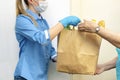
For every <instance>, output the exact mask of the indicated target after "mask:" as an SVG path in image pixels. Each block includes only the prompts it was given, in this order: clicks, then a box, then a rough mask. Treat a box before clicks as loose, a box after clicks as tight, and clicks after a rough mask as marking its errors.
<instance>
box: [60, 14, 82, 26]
mask: <svg viewBox="0 0 120 80" xmlns="http://www.w3.org/2000/svg"><path fill="white" fill-rule="evenodd" d="M59 22H60V23H61V24H62V25H63V26H64V27H67V26H69V25H72V26H76V25H77V24H78V23H80V22H81V20H80V19H79V18H78V17H76V16H68V17H65V18H64V19H62V20H60V21H59Z"/></svg>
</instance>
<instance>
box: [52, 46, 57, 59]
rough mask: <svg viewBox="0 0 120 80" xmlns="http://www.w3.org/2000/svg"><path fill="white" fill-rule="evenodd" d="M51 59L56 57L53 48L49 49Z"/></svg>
mask: <svg viewBox="0 0 120 80" xmlns="http://www.w3.org/2000/svg"><path fill="white" fill-rule="evenodd" d="M50 51H51V59H54V58H55V57H56V56H57V53H56V51H55V48H54V47H51V50H50Z"/></svg>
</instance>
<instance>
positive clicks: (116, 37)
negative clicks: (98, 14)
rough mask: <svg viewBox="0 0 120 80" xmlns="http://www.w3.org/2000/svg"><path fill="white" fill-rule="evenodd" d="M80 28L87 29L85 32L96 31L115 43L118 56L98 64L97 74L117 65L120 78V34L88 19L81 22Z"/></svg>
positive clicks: (118, 79) (119, 78)
mask: <svg viewBox="0 0 120 80" xmlns="http://www.w3.org/2000/svg"><path fill="white" fill-rule="evenodd" d="M79 30H80V31H85V32H90V33H96V34H98V35H99V36H101V37H102V38H104V39H106V40H107V41H109V42H110V43H111V44H113V45H114V46H115V47H117V48H116V50H117V52H118V57H115V58H114V59H113V60H111V61H109V62H107V63H104V64H101V65H98V67H97V70H96V74H100V73H102V72H103V71H106V70H109V69H112V68H115V67H116V72H117V80H120V49H119V48H120V34H117V33H113V32H112V31H109V30H107V29H104V28H102V27H100V26H98V24H96V23H94V22H92V21H87V20H84V22H83V23H81V24H79Z"/></svg>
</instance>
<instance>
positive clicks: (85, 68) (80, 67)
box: [57, 29, 102, 74]
mask: <svg viewBox="0 0 120 80" xmlns="http://www.w3.org/2000/svg"><path fill="white" fill-rule="evenodd" d="M101 40H102V39H101V37H100V36H98V35H97V34H95V33H87V32H80V31H78V30H67V29H64V30H63V31H62V32H61V33H60V35H59V41H58V57H57V70H58V71H60V72H66V73H71V74H94V73H95V70H96V65H97V62H98V55H99V50H100V45H101Z"/></svg>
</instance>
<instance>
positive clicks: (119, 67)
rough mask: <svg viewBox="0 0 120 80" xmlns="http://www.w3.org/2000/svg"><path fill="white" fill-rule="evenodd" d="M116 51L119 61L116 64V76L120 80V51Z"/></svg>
mask: <svg viewBox="0 0 120 80" xmlns="http://www.w3.org/2000/svg"><path fill="white" fill-rule="evenodd" d="M116 51H117V53H118V60H117V63H116V75H117V80H120V49H119V48H116Z"/></svg>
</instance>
